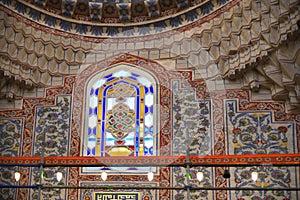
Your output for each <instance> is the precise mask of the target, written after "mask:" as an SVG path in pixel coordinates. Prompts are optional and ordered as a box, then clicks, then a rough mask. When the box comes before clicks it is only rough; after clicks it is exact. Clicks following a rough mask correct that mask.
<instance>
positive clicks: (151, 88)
mask: <svg viewBox="0 0 300 200" xmlns="http://www.w3.org/2000/svg"><path fill="white" fill-rule="evenodd" d="M153 91H154V90H153V86H152V85H151V86H150V92H151V93H153Z"/></svg>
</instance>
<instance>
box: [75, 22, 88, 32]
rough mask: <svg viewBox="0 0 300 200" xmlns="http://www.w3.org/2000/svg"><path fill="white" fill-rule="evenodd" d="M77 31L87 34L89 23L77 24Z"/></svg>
mask: <svg viewBox="0 0 300 200" xmlns="http://www.w3.org/2000/svg"><path fill="white" fill-rule="evenodd" d="M76 32H77V33H80V34H86V32H87V25H85V24H77V25H76Z"/></svg>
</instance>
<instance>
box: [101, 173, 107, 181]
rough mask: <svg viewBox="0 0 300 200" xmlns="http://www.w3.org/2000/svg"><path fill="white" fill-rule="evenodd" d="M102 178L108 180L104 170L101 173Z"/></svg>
mask: <svg viewBox="0 0 300 200" xmlns="http://www.w3.org/2000/svg"><path fill="white" fill-rule="evenodd" d="M101 178H102V180H103V181H106V179H107V173H106V172H104V171H103V172H102V173H101Z"/></svg>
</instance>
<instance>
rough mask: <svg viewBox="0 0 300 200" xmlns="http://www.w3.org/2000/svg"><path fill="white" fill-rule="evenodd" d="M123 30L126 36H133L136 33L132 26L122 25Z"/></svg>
mask: <svg viewBox="0 0 300 200" xmlns="http://www.w3.org/2000/svg"><path fill="white" fill-rule="evenodd" d="M122 32H123V35H124V36H133V34H134V29H133V28H132V27H128V26H125V27H122Z"/></svg>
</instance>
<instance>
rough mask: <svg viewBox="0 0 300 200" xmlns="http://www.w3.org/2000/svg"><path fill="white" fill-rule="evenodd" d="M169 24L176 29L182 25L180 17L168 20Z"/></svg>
mask: <svg viewBox="0 0 300 200" xmlns="http://www.w3.org/2000/svg"><path fill="white" fill-rule="evenodd" d="M170 24H171V26H172V27H178V26H180V25H181V24H182V18H181V16H177V17H173V18H171V19H170Z"/></svg>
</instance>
